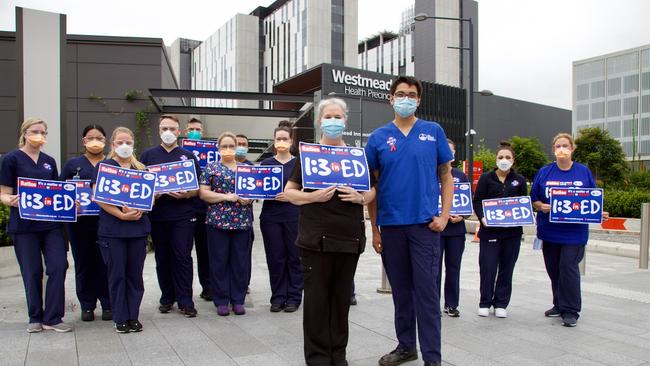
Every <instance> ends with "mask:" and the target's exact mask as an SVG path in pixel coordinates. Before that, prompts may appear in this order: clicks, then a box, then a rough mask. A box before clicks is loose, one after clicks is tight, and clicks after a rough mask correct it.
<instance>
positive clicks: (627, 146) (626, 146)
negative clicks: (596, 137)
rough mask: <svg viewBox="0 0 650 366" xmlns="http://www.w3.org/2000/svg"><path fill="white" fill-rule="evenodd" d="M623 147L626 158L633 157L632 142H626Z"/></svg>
mask: <svg viewBox="0 0 650 366" xmlns="http://www.w3.org/2000/svg"><path fill="white" fill-rule="evenodd" d="M621 145H622V146H623V152H624V153H625V156H632V142H631V141H628V142H624V143H622V144H621Z"/></svg>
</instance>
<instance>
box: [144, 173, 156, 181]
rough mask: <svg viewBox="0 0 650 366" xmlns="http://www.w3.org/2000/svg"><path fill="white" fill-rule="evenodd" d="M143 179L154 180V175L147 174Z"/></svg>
mask: <svg viewBox="0 0 650 366" xmlns="http://www.w3.org/2000/svg"><path fill="white" fill-rule="evenodd" d="M142 178H144V179H145V180H154V175H153V174H149V173H146V174H144V175H143V176H142Z"/></svg>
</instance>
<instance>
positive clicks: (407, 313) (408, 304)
mask: <svg viewBox="0 0 650 366" xmlns="http://www.w3.org/2000/svg"><path fill="white" fill-rule="evenodd" d="M381 241H382V245H383V247H384V250H383V251H382V253H381V259H382V261H383V263H384V268H385V269H386V275H387V276H388V280H389V281H390V284H391V287H392V289H393V304H394V305H395V333H396V334H397V340H398V341H399V347H400V348H403V349H406V350H411V351H413V350H415V349H416V339H415V335H416V324H417V335H418V338H419V340H420V349H421V351H422V358H423V359H424V361H425V362H440V360H441V355H440V343H441V342H440V295H439V291H438V286H437V283H436V277H437V276H438V271H439V270H438V266H439V264H440V233H437V232H434V231H431V230H429V228H428V227H427V224H415V225H399V226H397V225H396V226H382V227H381ZM416 319H417V322H416Z"/></svg>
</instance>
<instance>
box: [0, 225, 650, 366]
mask: <svg viewBox="0 0 650 366" xmlns="http://www.w3.org/2000/svg"><path fill="white" fill-rule="evenodd" d="M256 237H257V238H261V237H262V236H261V235H259V232H258V233H257V235H256ZM469 240H471V238H470V237H469V236H468V242H467V249H466V251H465V253H466V254H465V256H464V259H463V269H462V278H461V288H462V291H461V306H460V310H461V317H460V318H455V319H452V318H448V317H446V316H445V317H443V322H442V324H443V349H442V352H443V359H444V361H445V364H447V365H518V366H521V365H572V366H573V365H626V366H627V365H650V272H649V271H643V270H638V269H637V261H636V260H634V259H630V258H623V257H616V256H610V255H606V254H599V253H588V259H587V275H586V276H585V277H584V279H583V304H584V305H583V313H582V317H581V318H580V321H579V323H578V327H576V328H565V327H562V326H561V322H560V320H558V319H557V318H545V317H544V316H543V312H544V310H546V309H547V308H548V307H549V306H550V304H551V294H550V288H549V287H550V285H549V281H548V278H547V276H546V273H545V271H544V265H543V260H542V256H541V253H540V252H536V251H533V250H532V249H531V245H532V244H531V243H532V238H530V237H528V238H526V241H525V242H524V243H522V250H521V255H520V257H519V261H518V263H517V268H516V271H515V275H514V291H513V297H512V303H511V304H510V307H509V308H508V313H509V318H507V319H497V318H495V317H494V316H491V317H490V318H479V317H477V316H476V314H475V311H476V307H477V303H478V287H479V276H478V265H477V263H478V246H477V245H475V244H472V243H470V242H469ZM70 263H71V264H72V260H71V259H70ZM380 265H381V262H380V259H379V256H377V255H375V254H374V252H372V249H371V248H370V250H369V251H367V252H366V253H364V254H363V255H362V257H361V262H360V264H359V267H358V271H357V276H356V284H357V291H358V293H359V295H358V298H359V305H358V306H355V307H353V308H352V310H351V313H350V343H349V346H348V359H349V361H350V365H356V366H361V365H376V364H377V359H378V358H379V357H380V356H381V355H382V354H384V353H385V352H387V351H390V350H392V349H393V348H394V347H395V345H396V343H395V334H394V328H393V305H392V301H391V297H390V295H381V294H378V293H377V292H376V288H377V287H378V286H379V285H380V277H379V276H380V268H381V267H380ZM145 285H146V293H145V298H144V302H143V304H142V313H141V320H142V323H143V324H144V332H142V333H138V334H124V335H118V334H116V333H115V332H114V331H113V328H112V324H111V323H110V322H102V321H101V320H97V321H95V322H91V323H82V322H81V321H80V320H79V307H78V305H77V303H76V298H75V295H74V275H73V270H72V269H70V270H69V271H68V278H67V286H66V291H67V295H68V296H67V302H66V312H67V313H66V318H65V320H66V321H68V322H71V323H73V324H74V326H75V327H76V330H75V331H74V332H72V333H68V334H55V333H53V332H43V333H39V334H31V335H30V334H28V333H27V332H25V326H26V324H25V322H26V319H27V314H26V305H25V298H24V292H23V286H22V282H21V279H20V277H13V278H7V279H2V280H0V365H47V366H56V365H66V366H67V365H92V366H96V365H154V366H163V365H302V364H303V358H302V327H301V324H302V310H299V311H298V312H297V313H293V314H287V313H277V314H275V313H270V312H269V304H268V298H269V285H268V273H267V269H266V263H265V258H264V250H263V248H262V245H261V240H260V239H257V241H256V242H255V247H254V250H253V279H252V283H251V289H252V293H251V295H250V296H249V297H248V300H247V304H246V307H247V314H246V315H245V316H234V315H231V316H229V317H225V318H222V317H218V316H217V315H216V313H215V310H214V307H213V306H212V305H211V304H210V303H208V302H205V301H202V300H200V299H199V300H198V301H197V308H198V311H199V315H198V317H196V318H194V319H185V318H183V317H182V316H181V315H180V314H179V313H177V312H176V313H170V314H159V313H158V312H157V311H156V308H157V299H158V297H159V295H160V292H159V290H158V286H157V281H156V278H155V268H154V259H153V255H149V256H148V257H147V263H146V266H145ZM198 289H199V286H198V282H197V281H195V291H196V290H198ZM97 315H99V311H97ZM421 363H422V361H421V360H419V361H414V362H411V363H409V364H407V365H421Z"/></svg>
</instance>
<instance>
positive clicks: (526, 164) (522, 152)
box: [510, 136, 549, 181]
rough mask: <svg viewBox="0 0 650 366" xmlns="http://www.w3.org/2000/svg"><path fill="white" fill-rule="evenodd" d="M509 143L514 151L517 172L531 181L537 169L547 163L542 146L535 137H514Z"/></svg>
mask: <svg viewBox="0 0 650 366" xmlns="http://www.w3.org/2000/svg"><path fill="white" fill-rule="evenodd" d="M510 143H511V144H512V149H513V150H514V151H515V167H516V168H517V172H518V173H519V174H521V175H523V176H524V177H526V179H528V180H529V181H532V180H533V178H535V174H537V171H538V170H539V168H541V167H543V166H544V165H546V164H548V163H549V160H548V157H547V156H546V154H544V146H543V145H542V144H541V143H540V142H539V140H538V139H537V138H535V137H532V138H527V137H519V136H514V137H513V138H512V139H510Z"/></svg>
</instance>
